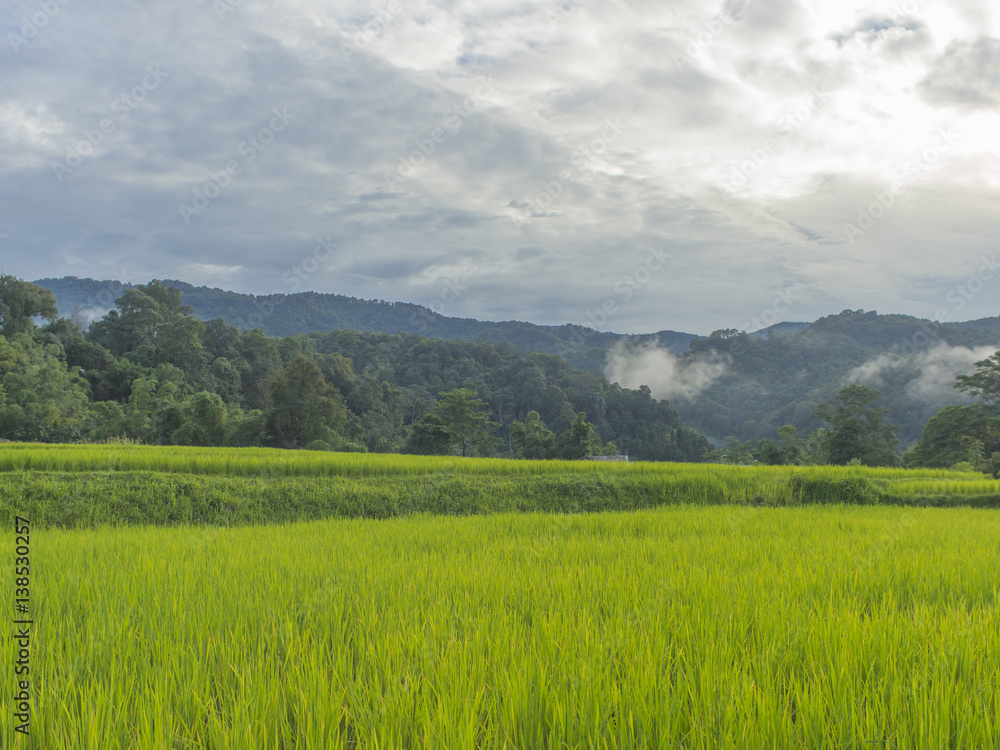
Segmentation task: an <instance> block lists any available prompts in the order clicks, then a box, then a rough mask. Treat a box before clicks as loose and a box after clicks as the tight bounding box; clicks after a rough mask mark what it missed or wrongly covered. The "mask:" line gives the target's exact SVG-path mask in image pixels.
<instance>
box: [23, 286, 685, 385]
mask: <svg viewBox="0 0 1000 750" xmlns="http://www.w3.org/2000/svg"><path fill="white" fill-rule="evenodd" d="M33 283H35V284H37V285H38V286H40V287H44V288H46V289H49V290H51V291H52V293H53V294H55V296H56V301H57V304H58V307H59V314H60V315H61V316H63V317H67V318H69V317H73V316H74V314H76V315H77V317H78V318H81V319H83V320H84V321H86V322H89V321H90V320H95V319H97V318H100V317H101V316H102V315H103V314H104V313H105V312H107V311H108V310H110V309H112V308H113V307H114V300H115V299H116V298H117V297H118V296H120V295H121V293H122V291H123V290H124V289H126V288H128V287H130V286H131V284H123V283H121V282H119V281H96V280H94V279H78V278H76V277H74V276H66V277H64V278H61V279H39V280H38V281H35V282H33ZM164 283H165V284H166V285H167V286H170V287H173V288H175V289H179V290H180V291H181V292H182V293H183V295H184V304H185V305H188V306H190V307H191V308H192V309H193V313H194V317H196V318H198V319H199V320H203V321H208V320H213V319H216V318H221V319H222V320H224V321H226V323H228V324H229V325H231V326H234V327H236V328H241V329H244V330H246V329H250V328H260V329H261V330H262V331H263V332H264V333H265V334H267V335H268V336H275V337H282V336H291V335H294V334H296V333H313V332H326V331H336V330H350V331H358V332H361V333H368V332H371V333H392V334H397V333H418V334H420V335H422V336H426V337H428V338H437V339H445V340H451V339H458V340H461V341H472V342H474V341H480V340H482V341H489V342H490V343H493V344H499V343H503V342H509V343H510V344H512V345H513V346H514V347H515V348H516V349H517V350H519V351H521V352H526V353H527V352H545V353H546V354H557V355H559V356H561V357H563V358H564V359H566V360H567V361H568V362H570V364H572V365H573V366H574V367H578V368H580V369H583V370H591V369H597V370H602V369H603V368H604V360H605V356H606V352H607V350H608V349H610V348H611V347H612V346H614V344H615V343H617V342H618V341H620V340H626V341H630V340H635V339H638V338H639V337H637V336H628V335H623V334H617V333H605V332H602V331H597V330H594V329H593V328H586V327H584V326H579V325H563V326H541V325H535V324H534V323H525V322H521V321H506V322H503V323H494V322H488V321H480V320H474V319H472V318H450V317H446V316H444V315H440V314H439V313H437V312H435V311H433V310H431V309H430V308H427V307H423V306H422V305H414V304H411V303H408V302H386V301H384V300H363V299H358V298H356V297H347V296H344V295H341V294H319V293H317V292H300V293H298V294H287V295H286V294H271V295H266V296H255V295H252V294H239V293H237V292H229V291H225V290H223V289H213V288H209V287H204V286H197V287H196V286H192V285H191V284H188V283H185V282H183V281H176V280H165V281H164ZM654 336H655V341H656V342H658V343H659V345H660V346H663V347H665V348H666V349H668V350H670V351H671V352H674V353H677V354H680V353H682V352H684V351H686V350H687V348H688V344H689V343H690V342H691V340H692V339H694V338H696V337H695V335H694V334H691V333H681V332H678V331H660V332H658V333H656V334H654ZM643 338H644V339H650V337H648V336H647V337H643Z"/></svg>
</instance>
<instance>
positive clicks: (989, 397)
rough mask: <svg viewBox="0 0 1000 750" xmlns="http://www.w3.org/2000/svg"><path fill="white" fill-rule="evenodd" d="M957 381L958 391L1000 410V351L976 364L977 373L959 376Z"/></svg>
mask: <svg viewBox="0 0 1000 750" xmlns="http://www.w3.org/2000/svg"><path fill="white" fill-rule="evenodd" d="M956 379H957V380H958V382H957V383H956V384H955V387H956V388H957V389H958V390H960V391H965V392H966V393H969V394H971V395H973V396H975V397H976V398H979V399H982V400H983V401H984V402H985V403H986V404H987V406H990V407H997V408H1000V351H998V352H995V353H994V354H993V355H992V356H991V357H987V358H986V359H984V360H981V361H979V362H976V372H974V373H973V374H972V375H959V376H958V377H957V378H956Z"/></svg>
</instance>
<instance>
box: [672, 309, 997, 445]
mask: <svg viewBox="0 0 1000 750" xmlns="http://www.w3.org/2000/svg"><path fill="white" fill-rule="evenodd" d="M998 347H1000V318H985V319H982V320H977V321H969V322H962V323H943V324H938V323H934V322H932V321H927V320H920V319H919V318H914V317H911V316H908V315H879V314H878V313H876V312H872V311H869V312H865V311H864V310H845V311H844V312H842V313H839V314H837V315H830V316H827V317H825V318H820V319H819V320H817V321H816V322H814V323H813V324H812V325H810V326H808V327H807V328H804V329H803V330H800V331H793V332H788V333H773V334H772V335H770V336H768V337H766V338H763V337H756V336H745V335H740V334H738V333H737V332H735V331H728V332H724V333H722V332H719V333H716V334H713V336H710V337H706V338H699V339H696V340H694V341H692V343H691V348H690V352H689V353H687V354H686V355H684V357H683V358H682V362H686V363H687V364H688V366H692V365H693V364H694V363H697V362H700V361H706V360H716V361H718V360H721V361H723V362H725V363H726V365H725V370H724V372H723V374H722V375H721V376H720V377H718V378H717V379H716V380H714V381H713V382H712V383H711V385H710V386H709V387H707V388H704V389H702V390H700V391H699V392H698V393H697V395H696V396H695V397H693V398H691V399H688V400H680V399H677V400H675V401H674V404H675V406H676V407H677V409H678V411H679V412H680V414H681V417H682V418H683V419H684V422H685V424H688V425H691V426H693V427H697V428H698V429H700V430H702V431H703V432H704V433H705V434H707V435H709V436H710V437H712V438H715V439H722V438H724V437H726V436H729V435H733V436H735V437H737V438H739V439H740V440H744V441H746V440H753V439H757V438H765V437H774V436H775V434H776V432H777V429H778V428H779V427H781V426H782V425H786V424H791V425H794V426H795V427H796V428H797V429H798V430H799V432H800V433H802V434H804V433H805V432H807V431H809V430H812V429H815V428H817V427H819V426H821V424H822V423H821V422H819V421H817V420H814V419H813V418H812V415H813V412H814V411H815V409H816V407H817V406H818V405H819V404H821V403H823V402H825V401H827V400H828V399H830V398H831V397H832V396H833V395H834V394H835V393H836V392H837V390H838V389H839V388H841V387H842V386H844V385H846V384H848V383H851V382H861V383H865V384H867V385H870V386H872V387H874V388H876V389H878V390H879V391H881V393H882V403H883V404H884V405H885V406H886V407H888V409H889V414H888V421H889V423H890V424H893V425H895V426H896V427H897V430H898V434H899V437H900V441H901V443H902V445H903V446H904V447H905V446H907V445H910V444H912V443H913V442H915V441H916V440H917V439H918V438H919V437H920V434H921V432H922V430H923V428H924V426H925V425H926V424H927V421H928V420H929V419H930V418H931V417H932V416H934V414H935V413H937V411H938V410H939V409H940V408H942V407H944V406H946V405H949V404H962V403H969V402H970V399H969V398H968V397H964V396H963V395H962V394H961V393H960V392H958V391H956V390H955V388H954V387H953V386H954V384H955V376H956V375H958V374H965V373H968V372H970V371H971V370H972V367H973V363H974V362H975V361H976V360H977V359H979V360H981V359H984V358H986V357H987V356H989V354H991V353H992V352H993V351H995V350H996V349H997V348H998ZM654 392H656V388H654Z"/></svg>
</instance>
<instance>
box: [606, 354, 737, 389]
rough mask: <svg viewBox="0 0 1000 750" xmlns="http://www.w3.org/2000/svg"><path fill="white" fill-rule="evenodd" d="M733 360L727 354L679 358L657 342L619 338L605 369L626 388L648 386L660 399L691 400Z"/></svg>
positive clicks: (710, 383) (608, 374)
mask: <svg viewBox="0 0 1000 750" xmlns="http://www.w3.org/2000/svg"><path fill="white" fill-rule="evenodd" d="M731 361H732V357H731V356H730V355H728V354H718V353H716V352H713V353H712V354H710V355H704V356H702V355H695V356H691V355H688V356H684V357H678V356H677V355H675V354H673V353H671V352H670V351H669V350H667V349H664V348H662V347H660V346H659V345H657V344H652V343H651V344H638V345H636V344H631V345H630V344H627V343H625V342H621V341H620V342H619V343H617V344H616V345H615V346H614V347H613V348H612V349H611V351H609V352H608V361H607V365H606V366H605V368H604V371H605V374H606V375H607V378H608V379H609V380H611V381H612V382H617V383H618V384H619V385H621V386H622V387H623V388H638V387H639V386H640V385H646V386H649V389H650V391H652V393H653V396H654V397H656V398H658V399H668V400H677V399H681V400H685V401H690V400H691V399H694V398H695V397H697V396H698V395H699V394H700V393H701V392H702V391H704V390H705V389H706V388H708V387H709V386H711V385H712V384H713V383H714V382H715V381H716V380H718V379H719V378H720V377H721V376H722V374H723V373H724V372H725V371H726V368H728V367H729V364H730V362H731Z"/></svg>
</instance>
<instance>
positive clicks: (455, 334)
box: [36, 277, 1000, 447]
mask: <svg viewBox="0 0 1000 750" xmlns="http://www.w3.org/2000/svg"><path fill="white" fill-rule="evenodd" d="M36 283H37V284H38V285H39V286H42V287H45V288H47V289H50V290H51V291H52V292H53V293H54V294H55V296H56V299H57V302H58V307H59V313H60V314H61V315H63V316H67V317H72V316H73V314H74V312H75V311H76V312H82V313H83V317H84V318H88V317H89V318H100V317H101V316H102V315H103V314H104V312H105V311H107V310H109V309H111V308H113V307H114V305H115V299H117V298H118V297H119V296H120V295H121V293H122V291H123V290H124V289H125V288H126V287H125V286H124V285H122V284H121V283H119V282H109V281H94V280H91V279H76V278H73V277H66V278H63V279H43V280H41V281H38V282H36ZM165 283H166V285H167V286H170V287H173V288H176V289H178V290H180V291H182V292H183V299H184V304H185V305H189V306H190V307H191V308H192V309H193V314H194V316H195V317H196V318H198V319H200V320H203V321H209V320H213V319H217V318H221V319H223V320H225V321H226V322H227V323H228V324H229V325H232V326H234V327H236V328H240V329H242V330H246V329H249V328H255V327H256V328H260V329H261V330H262V331H264V332H265V333H266V334H268V335H271V336H278V337H281V336H288V335H293V334H296V333H313V332H317V331H318V332H330V331H336V330H353V331H359V332H362V333H389V334H401V333H402V334H412V333H417V334H420V335H422V336H425V337H428V338H434V339H445V340H462V341H467V342H475V341H488V342H490V343H492V344H495V345H499V344H500V343H504V342H507V343H509V344H511V345H512V346H513V348H514V350H516V351H518V352H520V353H522V354H528V353H531V352H543V353H547V354H556V355H559V356H561V357H563V358H564V359H566V360H567V361H568V362H569V363H570V364H572V365H573V366H574V367H576V368H579V369H581V370H585V371H589V370H595V369H596V370H598V371H601V372H604V371H605V366H606V364H607V353H608V350H609V349H611V348H612V347H613V346H614V345H615V344H617V343H619V342H624V343H625V344H635V343H638V341H639V340H640V339H641V340H642V342H643V343H648V342H650V341H658V342H659V344H660V346H661V347H663V348H665V349H668V350H669V351H670V352H671V353H672V354H674V355H679V357H680V358H679V360H677V361H676V362H673V361H670V362H664V361H662V360H660V361H657V362H656V363H655V365H654V366H653V367H645V368H637V367H632V365H633V364H635V363H633V362H629V361H627V362H626V366H625V368H624V372H623V373H622V375H621V377H620V378H618V379H620V380H621V381H622V384H623V385H628V386H631V387H637V386H639V385H648V386H650V387H651V389H652V393H653V395H654V396H659V397H661V398H667V399H669V400H670V402H671V403H672V404H673V405H674V406H675V407H676V408H677V410H678V411H679V412H680V415H681V417H682V418H683V419H684V422H685V424H686V425H688V426H690V427H693V428H695V429H697V430H699V431H701V432H702V433H703V434H705V435H707V436H709V437H710V438H712V439H713V440H715V441H717V442H721V441H722V440H723V439H724V438H726V437H727V436H735V437H736V438H739V439H740V440H744V441H746V440H754V439H759V438H766V437H775V436H776V434H777V429H778V428H779V427H781V426H782V425H785V424H791V425H794V426H795V427H796V428H797V429H798V430H799V431H800V432H802V433H803V434H805V433H806V432H808V431H810V430H813V429H815V428H817V427H819V426H820V422H818V421H816V420H814V419H813V418H812V415H813V412H814V411H815V408H816V406H817V405H818V404H820V403H823V402H825V401H827V400H828V399H829V398H831V397H832V396H833V395H834V394H835V393H836V392H837V390H838V389H839V388H841V387H842V386H844V385H846V384H847V383H849V382H864V383H866V384H869V385H871V386H873V387H875V388H877V389H878V390H880V391H881V392H882V393H883V396H884V399H883V403H884V404H885V405H886V406H887V407H888V408H889V410H890V412H889V421H890V423H891V424H893V425H895V426H896V427H897V429H898V433H899V437H900V440H901V442H902V444H903V446H904V447H905V446H907V445H910V444H912V443H913V442H914V441H916V440H917V439H918V438H919V437H920V434H921V431H922V430H923V428H924V425H926V424H927V421H928V420H929V419H930V418H931V417H932V416H933V415H934V414H935V413H936V412H937V411H938V409H940V408H942V407H944V406H947V405H949V404H957V403H966V402H967V399H964V400H963V397H962V395H961V394H960V393H959V392H957V391H955V390H954V388H953V387H952V386H953V384H954V382H955V375H957V374H961V373H966V372H969V371H970V369H971V366H972V363H973V362H974V361H975V360H976V359H977V358H979V359H981V358H982V357H983V356H985V353H984V350H985V349H988V348H990V347H997V346H1000V317H998V318H984V319H980V320H974V321H966V322H960V323H945V324H936V323H932V322H930V321H926V320H920V319H918V318H914V317H911V316H907V315H879V314H877V313H876V312H871V311H869V312H865V311H851V310H847V311H844V312H842V313H840V314H837V315H830V316H828V317H825V318H821V319H819V320H817V321H815V322H813V323H793V322H782V323H778V324H776V325H774V326H772V327H771V328H769V329H764V330H762V331H757V332H754V333H753V334H750V335H741V334H740V333H739V332H737V331H720V332H716V333H715V334H713V335H712V336H708V337H698V336H694V335H692V334H686V333H677V332H675V331H670V330H665V331H661V332H660V333H658V334H654V335H650V336H643V337H638V336H623V335H620V334H614V333H601V332H599V331H595V330H593V329H590V328H583V327H581V326H571V325H565V326H558V327H553V326H540V325H534V324H532V323H519V322H506V323H491V322H483V321H477V320H472V319H467V318H449V317H445V316H443V315H439V314H437V313H435V312H433V311H432V310H430V309H428V308H426V307H421V306H420V305H414V304H409V303H402V302H385V301H381V300H361V299H356V298H354V297H346V296H342V295H336V294H316V293H312V292H305V293H300V294H292V295H272V296H269V297H253V296H251V295H245V294H237V293H234V292H227V291H223V290H220V289H209V288H207V287H195V286H192V285H190V284H186V283H184V282H180V281H167V282H165ZM84 322H85V321H84ZM665 322H667V321H665ZM706 361H712V362H714V363H715V364H716V365H720V366H719V368H718V369H719V370H721V376H717V377H713V379H711V380H710V382H709V384H708V387H704V384H700V385H699V386H698V387H695V388H693V389H692V388H690V387H684V388H678V387H677V382H676V381H677V380H680V381H683V384H685V386H687V385H689V384H690V382H691V381H692V380H695V381H697V380H698V378H699V377H700V370H699V368H700V367H701V365H702V364H703V363H704V362H706ZM660 365H665V366H660ZM630 367H632V372H631V373H630V372H629V368H630ZM640 370H641V372H642V373H643V375H642V376H641V379H640V380H634V379H629V376H630V375H632V374H633V373H634V372H635V371H640ZM658 373H662V376H660V375H659V374H658ZM716 375H718V373H716ZM612 379H616V377H614V376H613V377H612Z"/></svg>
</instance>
